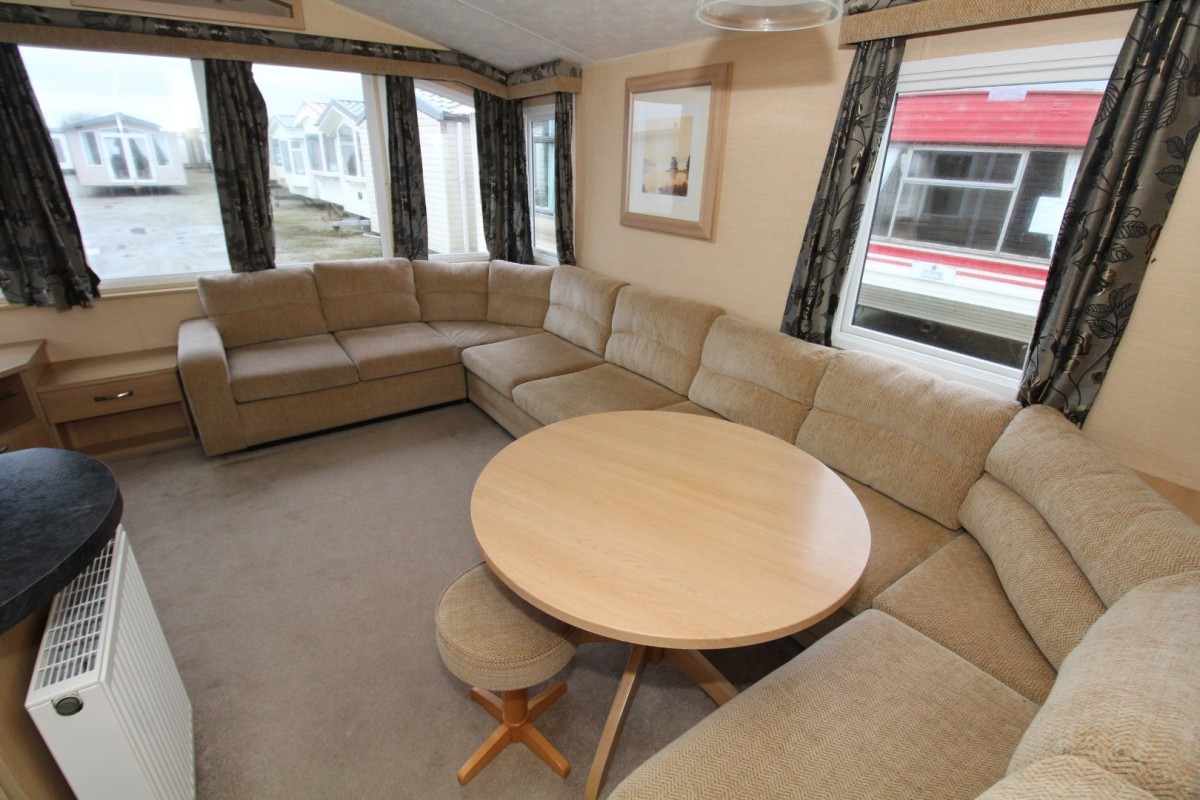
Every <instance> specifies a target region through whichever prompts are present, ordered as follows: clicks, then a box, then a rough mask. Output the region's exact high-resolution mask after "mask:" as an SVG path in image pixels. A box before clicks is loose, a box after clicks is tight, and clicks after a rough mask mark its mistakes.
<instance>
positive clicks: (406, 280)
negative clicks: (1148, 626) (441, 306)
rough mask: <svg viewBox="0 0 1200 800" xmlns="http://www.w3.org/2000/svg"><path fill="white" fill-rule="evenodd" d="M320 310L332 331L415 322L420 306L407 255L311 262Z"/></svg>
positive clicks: (419, 316)
mask: <svg viewBox="0 0 1200 800" xmlns="http://www.w3.org/2000/svg"><path fill="white" fill-rule="evenodd" d="M313 276H314V277H315V278H316V280H317V294H319V295H320V297H321V309H322V310H323V311H324V312H325V322H326V324H328V325H329V330H331V331H346V330H351V329H354V328H373V327H375V326H376V325H392V324H395V323H398V322H418V321H420V319H421V306H420V305H419V304H418V303H417V287H416V283H415V282H414V280H413V268H412V264H411V263H410V262H409V260H408V259H407V258H361V259H355V260H353V261H318V262H317V263H315V264H313Z"/></svg>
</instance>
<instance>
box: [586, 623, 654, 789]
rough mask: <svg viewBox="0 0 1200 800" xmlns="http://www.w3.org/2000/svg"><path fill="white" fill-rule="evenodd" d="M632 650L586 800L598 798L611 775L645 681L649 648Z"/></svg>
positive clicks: (606, 728) (595, 761)
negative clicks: (615, 752)
mask: <svg viewBox="0 0 1200 800" xmlns="http://www.w3.org/2000/svg"><path fill="white" fill-rule="evenodd" d="M632 648H633V649H632V650H630V652H629V660H628V661H627V662H625V672H624V674H622V675H621V683H620V684H619V685H618V686H617V696H616V697H615V698H613V704H612V708H610V709H609V711H608V720H607V721H606V722H605V723H604V731H603V732H602V733H601V734H600V744H599V746H598V747H597V748H596V757H595V758H594V759H593V760H592V770H591V772H589V773H588V781H587V788H586V789H585V790H584V792H583V796H584V800H596V798H597V797H599V796H600V789H601V788H602V787H603V786H604V779H605V777H606V776H607V775H608V766H609V762H610V761H612V754H613V748H614V747H615V746H616V744H617V738H618V737H620V735H621V728H622V727H624V725H625V719H626V717H628V716H629V708H630V706H631V705H632V704H633V696H634V695H635V694H637V688H638V684H639V683H641V680H642V671H643V670H644V669H645V668H646V661H647V658H648V650H649V648H647V647H646V646H645V645H640V644H635V645H633V646H632Z"/></svg>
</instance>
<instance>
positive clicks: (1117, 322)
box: [1020, 0, 1200, 425]
mask: <svg viewBox="0 0 1200 800" xmlns="http://www.w3.org/2000/svg"><path fill="white" fill-rule="evenodd" d="M1198 29H1200V0H1160V2H1147V3H1143V4H1142V5H1141V7H1140V8H1139V9H1138V12H1137V15H1136V16H1135V18H1134V21H1133V25H1132V26H1131V27H1130V30H1129V35H1128V37H1126V40H1125V45H1124V46H1123V47H1122V49H1121V54H1120V55H1119V56H1118V57H1117V63H1116V64H1115V66H1114V67H1113V73H1112V79H1111V80H1110V82H1109V85H1108V89H1107V90H1106V91H1105V95H1104V100H1103V102H1102V103H1101V106H1100V110H1099V111H1098V112H1097V115H1096V122H1095V125H1094V126H1093V128H1092V133H1091V136H1090V137H1089V140H1088V146H1087V149H1086V150H1085V151H1084V154H1083V160H1082V162H1081V163H1080V167H1079V174H1078V176H1077V177H1076V179H1075V187H1074V190H1073V191H1072V195H1071V199H1070V200H1069V202H1068V203H1067V211H1066V214H1065V215H1064V217H1063V222H1062V227H1061V228H1060V229H1059V234H1058V242H1057V244H1056V245H1055V248H1054V255H1053V257H1052V259H1051V263H1050V272H1049V276H1048V277H1047V280H1046V290H1045V293H1044V294H1043V296H1042V305H1041V308H1040V310H1039V312H1038V319H1037V324H1036V326H1035V328H1034V335H1033V341H1032V342H1031V343H1030V347H1029V359H1028V361H1027V362H1026V366H1025V374H1024V376H1023V378H1022V382H1021V390H1020V399H1021V402H1022V403H1024V404H1026V405H1029V404H1033V403H1040V404H1044V405H1049V406H1053V407H1055V408H1058V409H1061V410H1062V412H1063V413H1064V414H1065V415H1066V416H1067V418H1068V419H1070V420H1072V421H1073V422H1075V423H1076V424H1078V425H1082V424H1083V421H1084V419H1085V418H1086V417H1087V413H1088V410H1089V409H1090V408H1091V406H1092V403H1093V402H1094V401H1095V398H1096V395H1097V393H1098V392H1099V391H1100V385H1101V382H1102V381H1103V379H1104V375H1105V373H1107V371H1108V367H1109V364H1110V363H1111V362H1112V358H1113V353H1114V352H1115V351H1116V349H1117V345H1118V344H1120V342H1121V337H1122V335H1123V334H1124V333H1125V326H1126V325H1128V324H1129V318H1130V315H1131V314H1132V313H1133V305H1134V302H1135V301H1136V300H1137V296H1138V290H1139V289H1140V287H1141V285H1142V278H1143V276H1144V275H1145V273H1146V266H1147V265H1148V264H1149V263H1150V261H1151V260H1152V258H1153V254H1154V244H1155V242H1156V241H1157V239H1158V234H1159V232H1160V231H1161V230H1162V226H1163V223H1164V222H1165V221H1166V219H1167V213H1168V211H1170V207H1171V202H1172V201H1173V200H1174V199H1175V191H1176V187H1177V186H1178V185H1179V182H1180V180H1181V179H1182V177H1183V170H1184V167H1185V166H1186V164H1187V161H1188V156H1189V155H1191V152H1192V145H1193V144H1194V143H1195V141H1196V138H1197V136H1200V32H1198Z"/></svg>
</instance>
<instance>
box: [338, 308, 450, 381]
mask: <svg viewBox="0 0 1200 800" xmlns="http://www.w3.org/2000/svg"><path fill="white" fill-rule="evenodd" d="M334 336H335V337H336V338H337V342H338V344H340V345H341V346H342V349H343V350H345V351H346V355H348V356H350V360H351V361H353V362H354V366H355V367H356V368H357V369H358V377H359V379H360V380H364V381H373V380H375V379H376V378H387V377H390V376H392V375H405V374H407V373H409V372H421V371H422V370H426V369H435V368H436V367H446V366H449V365H451V364H457V363H458V348H457V347H455V345H454V342H452V341H450V340H449V339H447V338H446V337H445V336H442V335H441V334H439V333H438V332H437V331H435V330H434V329H433V328H430V327H429V326H428V325H426V324H425V323H424V322H404V323H400V324H399V325H379V326H377V327H374V328H358V329H356V330H352V331H338V332H337V333H335V334H334Z"/></svg>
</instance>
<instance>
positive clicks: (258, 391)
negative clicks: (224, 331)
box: [226, 333, 358, 403]
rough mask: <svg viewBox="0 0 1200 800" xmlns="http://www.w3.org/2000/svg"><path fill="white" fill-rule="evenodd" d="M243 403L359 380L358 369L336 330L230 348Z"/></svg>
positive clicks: (235, 387) (233, 379) (232, 374)
mask: <svg viewBox="0 0 1200 800" xmlns="http://www.w3.org/2000/svg"><path fill="white" fill-rule="evenodd" d="M226 356H227V358H228V359H229V383H230V388H231V389H232V391H233V399H235V400H237V401H238V402H239V403H250V402H253V401H255V400H266V399H268V398H272V397H287V396H288V395H293V394H303V393H305V392H315V391H318V390H320V389H333V388H336V387H338V386H347V385H349V384H351V383H357V382H358V371H357V370H356V369H355V368H354V363H353V362H352V361H351V360H350V357H349V356H347V355H346V351H345V350H343V349H342V348H341V347H340V346H339V345H338V343H337V340H336V339H334V338H333V334H330V333H322V334H318V335H316V336H300V337H297V338H295V339H284V340H282V341H278V342H262V343H259V344H249V345H246V346H244V347H234V348H231V349H230V350H228V351H226Z"/></svg>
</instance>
